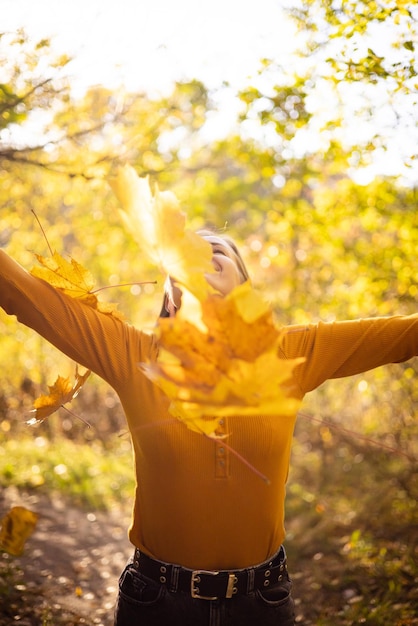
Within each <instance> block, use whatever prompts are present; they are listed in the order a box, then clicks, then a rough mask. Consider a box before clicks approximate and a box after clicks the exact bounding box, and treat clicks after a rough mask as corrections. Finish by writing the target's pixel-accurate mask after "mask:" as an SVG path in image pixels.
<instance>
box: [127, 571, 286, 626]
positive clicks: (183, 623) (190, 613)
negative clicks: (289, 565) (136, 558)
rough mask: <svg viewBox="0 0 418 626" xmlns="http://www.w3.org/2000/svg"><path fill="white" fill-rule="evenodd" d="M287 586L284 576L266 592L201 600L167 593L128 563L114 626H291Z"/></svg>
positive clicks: (258, 591) (164, 588)
mask: <svg viewBox="0 0 418 626" xmlns="http://www.w3.org/2000/svg"><path fill="white" fill-rule="evenodd" d="M291 586H292V583H291V582H290V579H289V577H288V575H287V572H286V575H285V576H283V580H282V581H281V582H280V583H277V584H274V585H272V586H270V587H269V588H268V589H256V590H254V591H253V592H252V593H250V594H248V595H235V596H233V597H232V598H223V599H219V600H203V599H197V598H192V597H191V595H190V594H189V593H187V592H181V591H177V592H176V593H173V592H171V591H169V590H168V588H167V587H166V586H165V585H161V584H160V583H158V582H155V581H153V580H151V579H150V578H146V577H145V576H144V575H143V574H141V573H140V572H138V571H137V569H136V568H135V567H134V566H133V564H132V562H130V563H128V565H127V566H126V568H125V570H124V571H123V573H122V575H121V577H120V580H119V597H118V601H117V605H116V611H115V626H294V624H295V616H294V604H293V599H292V597H291V593H290V592H291Z"/></svg>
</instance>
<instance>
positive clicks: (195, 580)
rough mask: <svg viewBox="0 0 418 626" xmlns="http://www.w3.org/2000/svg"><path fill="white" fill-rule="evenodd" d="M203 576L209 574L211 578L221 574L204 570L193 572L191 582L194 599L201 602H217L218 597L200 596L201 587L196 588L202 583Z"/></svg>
mask: <svg viewBox="0 0 418 626" xmlns="http://www.w3.org/2000/svg"><path fill="white" fill-rule="evenodd" d="M201 574H205V575H206V574H208V575H209V576H217V575H218V574H219V572H215V571H210V570H204V569H196V570H194V571H193V572H192V578H191V581H190V593H191V595H192V598H198V599H199V600H217V599H218V596H201V595H200V591H199V587H196V586H195V585H198V584H199V583H200V580H201V578H200V575H201Z"/></svg>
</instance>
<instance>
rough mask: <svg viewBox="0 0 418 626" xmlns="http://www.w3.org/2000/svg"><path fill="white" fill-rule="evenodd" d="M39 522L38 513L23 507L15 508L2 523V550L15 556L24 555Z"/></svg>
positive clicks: (0, 533)
mask: <svg viewBox="0 0 418 626" xmlns="http://www.w3.org/2000/svg"><path fill="white" fill-rule="evenodd" d="M37 521H38V514H37V513H34V512H33V511H30V510H29V509H26V508H25V507H23V506H14V507H13V508H12V509H10V511H9V512H8V513H7V514H6V515H5V516H4V517H3V519H2V520H1V522H0V525H1V529H0V548H1V549H2V550H5V551H6V552H8V553H9V554H12V555H13V556H19V555H20V554H22V552H23V548H24V546H25V542H26V540H27V539H28V538H29V537H30V536H31V534H32V533H33V531H34V529H35V526H36V523H37Z"/></svg>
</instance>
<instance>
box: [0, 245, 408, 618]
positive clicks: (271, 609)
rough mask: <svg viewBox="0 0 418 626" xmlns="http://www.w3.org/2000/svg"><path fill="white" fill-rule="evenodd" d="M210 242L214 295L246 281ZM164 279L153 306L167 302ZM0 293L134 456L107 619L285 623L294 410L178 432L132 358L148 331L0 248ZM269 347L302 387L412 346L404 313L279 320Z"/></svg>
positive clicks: (227, 251)
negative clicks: (125, 537) (129, 511)
mask: <svg viewBox="0 0 418 626" xmlns="http://www.w3.org/2000/svg"><path fill="white" fill-rule="evenodd" d="M202 236H203V237H204V238H205V239H207V240H208V241H209V242H210V243H211V245H212V248H213V266H214V270H215V271H214V273H213V274H209V275H207V277H206V278H207V280H208V281H209V282H210V284H211V285H212V286H213V287H214V288H215V289H216V290H217V291H218V292H219V293H220V294H222V295H226V294H228V293H229V292H230V291H231V290H232V289H233V288H234V287H235V286H237V285H238V284H240V283H241V282H244V281H245V280H247V279H248V273H247V270H246V269H245V266H244V264H243V261H242V259H241V257H240V255H239V252H238V250H237V249H236V247H235V245H234V244H233V243H232V242H231V241H229V240H227V239H224V238H222V237H218V236H215V235H212V234H208V233H202ZM180 296H181V294H180V292H179V291H178V289H176V288H175V289H168V290H167V293H166V295H165V299H164V306H163V315H174V314H175V311H176V309H177V308H178V307H179V306H180V305H181V299H180ZM0 304H1V306H2V307H3V308H4V310H5V311H6V312H7V313H9V314H11V315H16V316H17V317H18V319H19V320H20V321H21V322H22V323H23V324H26V325H27V326H29V327H31V328H33V329H34V330H35V331H36V332H38V333H39V334H41V335H42V336H43V337H45V338H46V339H48V340H49V341H50V342H51V343H53V344H54V345H55V346H56V347H57V348H58V349H59V350H61V351H62V352H64V353H65V354H67V355H68V356H69V357H70V358H72V359H74V360H75V361H76V362H78V363H80V364H82V365H83V366H85V367H87V368H89V369H91V370H93V371H94V372H95V373H96V374H98V375H99V376H101V377H102V378H103V379H104V380H105V381H107V382H108V383H109V384H110V385H111V386H112V387H113V388H114V389H115V390H116V392H117V393H118V395H119V397H120V400H121V403H122V405H123V408H124V411H125V414H126V418H127V421H128V425H129V429H130V432H131V437H132V442H133V448H134V453H135V468H136V469H135V471H136V481H137V487H136V493H135V503H134V510H133V519H132V525H131V527H130V530H129V537H130V540H131V542H132V544H133V546H134V554H133V558H132V560H131V561H130V562H129V563H128V565H127V567H126V569H125V570H124V572H123V573H122V576H121V579H120V590H119V597H118V602H117V607H116V617H115V624H116V626H131V625H133V624H138V625H143V626H162V625H164V626H170V625H175V626H177V625H179V626H180V625H181V626H215V625H216V626H223V625H225V626H246V625H254V626H258V624H263V625H264V626H269V625H270V624H275V625H279V624H280V625H282V626H291V625H292V624H294V609H293V601H292V598H291V593H290V591H291V583H290V580H289V577H288V573H287V567H286V555H285V551H284V548H283V545H282V544H283V540H284V534H285V533H284V526H283V520H284V498H285V483H286V478H287V473H288V466H289V456H290V448H291V440H292V435H293V428H294V423H295V419H296V416H293V417H291V418H289V416H279V415H278V416H273V417H272V416H262V415H260V416H255V417H246V418H245V419H240V418H239V416H236V417H231V418H228V419H225V420H223V423H222V424H221V427H220V433H219V434H222V432H225V433H230V435H229V437H228V445H229V446H230V447H231V448H233V449H234V450H236V451H237V452H238V453H239V454H240V455H242V457H244V458H245V459H247V460H248V461H249V462H250V463H251V464H252V465H253V466H254V467H256V468H257V470H258V471H259V472H260V473H262V474H263V475H264V476H266V477H267V478H268V484H267V483H266V482H265V481H263V480H261V479H260V477H259V475H258V474H257V473H255V472H253V471H251V469H249V467H248V466H247V465H245V464H243V463H242V462H240V460H239V458H237V457H236V456H235V455H230V453H229V448H227V447H226V446H225V445H223V444H222V440H221V439H220V440H218V441H213V440H210V439H208V438H205V437H202V436H201V435H199V434H197V433H195V432H193V431H191V430H189V429H187V428H186V427H185V426H184V425H183V424H181V423H180V422H178V421H176V420H173V419H172V418H171V417H170V415H169V413H168V405H169V401H168V399H167V398H166V397H165V396H164V395H163V393H162V392H161V391H160V389H159V388H158V387H156V386H155V385H154V384H153V383H152V382H151V381H150V380H149V379H148V378H146V377H145V375H144V374H143V373H142V372H141V370H140V369H139V368H138V363H139V362H144V361H147V360H151V361H153V360H155V359H156V357H157V352H158V345H157V342H156V338H155V337H154V336H153V335H152V334H146V333H144V332H142V331H140V330H138V329H136V328H133V327H131V326H129V325H127V324H125V323H123V322H121V321H120V320H118V319H115V318H114V317H112V316H109V315H104V314H102V313H100V312H98V311H96V310H93V309H92V308H90V307H88V306H86V305H84V304H82V303H80V302H79V301H77V300H75V299H72V298H70V297H66V296H65V295H63V294H62V293H61V292H60V291H58V290H56V289H54V288H53V287H51V286H50V285H49V284H47V283H45V282H43V281H42V280H39V279H37V278H35V277H33V276H31V275H29V274H28V273H26V272H25V271H24V270H23V269H22V268H21V267H20V266H19V265H17V264H16V263H15V262H14V261H13V260H12V259H10V258H9V257H8V256H7V255H6V254H5V252H0ZM290 330H292V331H294V330H297V331H299V332H287V333H285V335H284V340H283V345H282V355H281V356H283V358H289V359H293V358H295V357H305V361H304V362H303V363H301V364H300V365H298V366H297V367H296V369H295V370H294V373H293V379H294V380H293V383H294V385H293V388H294V390H295V391H294V395H295V397H297V398H302V397H303V396H304V395H305V394H306V393H307V392H309V391H311V390H313V389H315V388H316V387H318V385H320V384H321V383H323V382H324V381H325V380H327V379H331V378H337V377H342V376H350V375H353V374H357V373H359V372H364V371H366V370H369V369H371V368H375V367H378V366H380V365H383V364H386V363H393V362H401V361H405V360H407V359H410V358H411V357H413V356H416V355H417V354H418V316H417V315H413V316H409V317H408V316H398V317H390V318H376V319H363V320H358V321H346V322H338V323H337V322H335V323H321V322H320V323H318V324H310V325H307V326H304V327H299V326H292V327H290Z"/></svg>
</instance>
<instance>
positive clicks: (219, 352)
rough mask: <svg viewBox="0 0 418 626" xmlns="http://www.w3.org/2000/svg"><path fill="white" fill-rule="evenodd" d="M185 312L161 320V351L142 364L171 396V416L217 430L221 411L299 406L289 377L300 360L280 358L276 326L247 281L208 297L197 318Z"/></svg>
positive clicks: (290, 410)
mask: <svg viewBox="0 0 418 626" xmlns="http://www.w3.org/2000/svg"><path fill="white" fill-rule="evenodd" d="M189 317H191V316H189V315H188V313H187V311H184V310H183V309H181V310H180V314H179V315H177V316H176V317H175V318H169V319H160V320H159V325H158V329H159V344H160V346H161V349H160V353H159V356H158V359H157V362H156V363H154V364H146V365H144V370H145V372H146V373H147V375H148V376H149V377H150V378H151V379H152V380H153V381H154V382H155V383H156V384H157V385H159V386H160V387H161V389H162V390H163V391H164V393H165V394H166V395H167V396H168V397H169V398H170V399H171V401H172V402H171V407H170V411H171V412H172V414H173V415H175V416H176V417H178V418H179V419H181V420H182V421H184V422H185V423H186V424H187V426H189V427H190V428H191V429H193V430H196V431H198V432H202V433H205V434H206V435H209V436H212V437H216V436H217V435H216V430H217V427H218V424H219V420H220V419H221V418H222V417H224V416H228V415H290V414H294V413H295V412H296V411H297V410H298V408H299V405H300V402H299V400H297V399H296V398H294V397H292V389H291V387H290V380H291V377H292V372H293V369H294V368H295V367H296V366H297V365H298V364H299V363H300V362H301V361H302V360H303V359H284V358H281V357H280V352H279V348H280V342H281V339H282V330H281V329H280V328H278V327H277V326H276V325H275V323H274V320H273V314H272V311H271V310H270V307H269V306H268V305H267V304H266V303H265V302H263V301H262V300H260V295H259V294H257V293H256V292H255V291H254V290H253V289H252V288H251V286H250V285H249V284H248V283H245V284H244V285H240V286H239V287H237V288H236V289H234V290H233V291H232V292H231V293H230V294H229V295H228V296H227V297H225V298H222V297H221V296H218V295H211V296H209V297H208V298H207V299H206V300H205V301H204V302H202V303H201V318H200V319H199V320H198V325H195V324H194V322H196V320H194V319H193V317H191V318H190V319H189ZM201 322H203V324H204V325H205V328H203V329H202V328H201Z"/></svg>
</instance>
